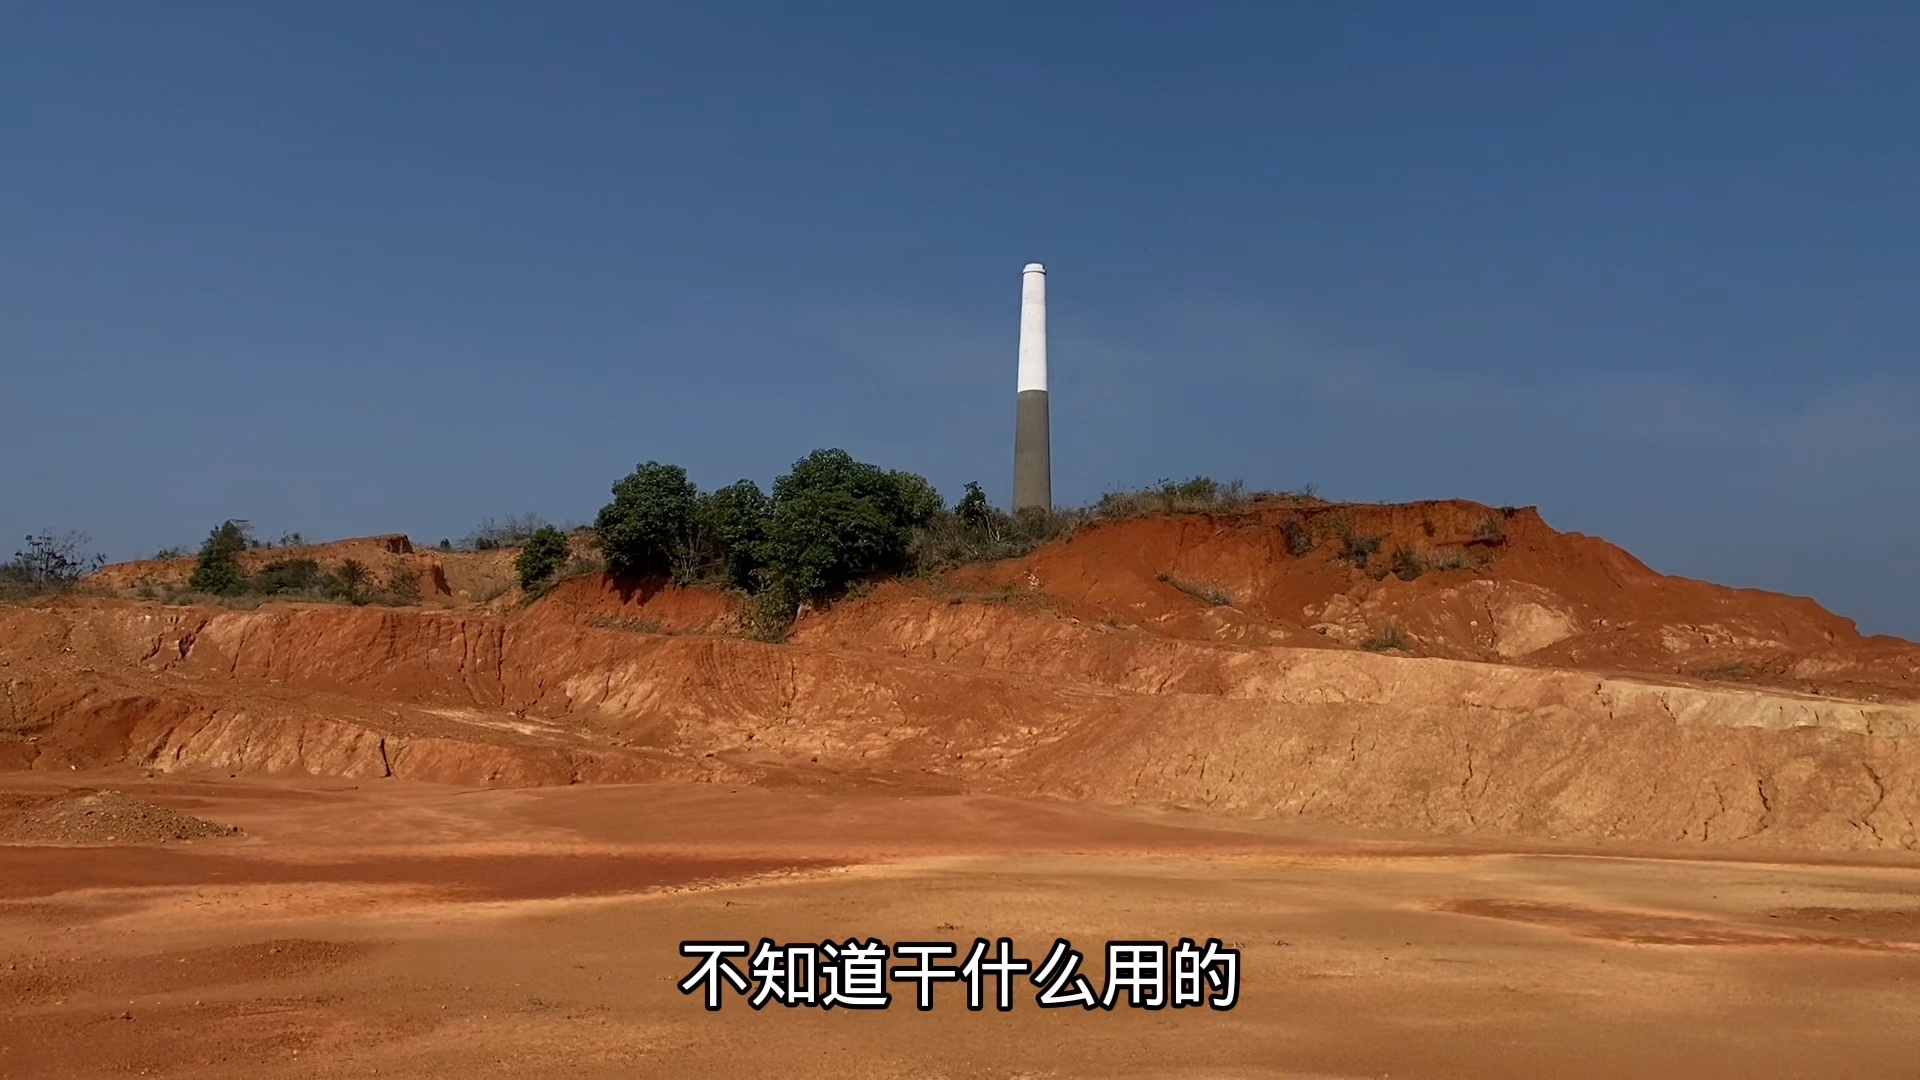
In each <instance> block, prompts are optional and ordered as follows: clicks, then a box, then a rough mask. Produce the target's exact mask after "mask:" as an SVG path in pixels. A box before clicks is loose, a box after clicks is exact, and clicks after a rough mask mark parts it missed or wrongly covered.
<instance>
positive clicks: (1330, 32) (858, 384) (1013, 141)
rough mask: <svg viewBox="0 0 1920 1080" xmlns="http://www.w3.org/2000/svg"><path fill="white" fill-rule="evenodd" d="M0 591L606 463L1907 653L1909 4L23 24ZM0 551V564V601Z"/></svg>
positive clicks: (1058, 6)
mask: <svg viewBox="0 0 1920 1080" xmlns="http://www.w3.org/2000/svg"><path fill="white" fill-rule="evenodd" d="M7 22H8V30H7V31H6V32H5V34H3V35H0V163H4V166H3V167H0V198H3V199H4V204H5V206H6V213H5V215H4V217H0V386H4V390H0V394H4V400H5V402H6V407H5V412H4V421H0V454H3V455H4V456H5V459H6V460H7V461H8V462H9V465H10V467H9V468H7V469H6V470H4V476H3V477H0V536H17V535H20V534H23V533H25V532H27V531H28V530H39V529H68V528H75V529H84V530H86V531H88V532H89V533H91V534H92V535H93V537H94V538H95V541H96V544H97V546H99V547H100V548H102V549H103V550H104V551H105V552H106V553H107V554H109V555H110V556H112V557H115V558H127V557H134V556H140V555H145V554H148V553H150V552H151V551H152V550H153V549H155V548H157V547H160V546H162V545H166V544H193V543H196V542H197V541H198V540H199V539H201V538H202V537H204V536H205V534H206V531H207V530H208V529H209V528H210V527H211V526H212V525H214V524H216V523H218V522H219V521H220V520H222V519H224V518H226V517H230V516H231V517H243V518H248V519H250V520H252V521H253V522H255V523H256V525H257V526H258V528H259V529H260V531H261V532H263V533H266V534H268V535H277V534H279V533H280V532H282V531H286V530H298V531H301V532H303V533H305V534H306V535H307V536H309V537H315V536H335V535H347V534H359V533H367V532H376V531H386V530H392V529H403V530H406V531H408V532H410V533H412V534H413V535H414V536H415V537H416V538H417V539H422V540H425V541H427V542H432V541H435V540H438V539H439V538H440V537H441V536H454V537H458V536H459V535H461V534H463V533H465V532H466V531H468V530H469V529H470V528H471V527H472V526H473V525H474V523H476V522H477V521H478V520H479V519H480V518H482V517H486V516H495V517H499V516H504V515H506V514H510V513H516V512H527V511H532V512H537V513H540V514H543V515H545V516H547V517H549V518H552V519H555V520H576V521H578V520H587V519H590V518H591V516H592V514H593V512H594V511H595V510H596V509H597V508H598V506H599V505H600V503H601V502H603V501H604V500H605V497H606V493H607V488H608V486H609V485H610V484H611V483H612V482H613V481H614V480H615V479H616V478H618V476H619V475H621V474H622V473H624V472H625V471H626V470H627V469H629V468H631V467H632V465H633V464H634V463H635V462H637V461H641V460H645V459H661V460H669V461H676V462H679V463H682V464H684V465H686V466H687V468H688V469H689V471H690V472H691V473H692V474H693V476H694V477H695V479H696V480H698V481H700V482H701V483H702V484H703V485H704V486H707V487H713V486H718V485H720V484H724V483H728V482H731V481H732V480H735V479H738V478H740V477H742V476H745V477H751V478H753V479H755V480H758V481H760V482H761V483H762V484H765V483H767V482H769V481H770V480H771V479H772V478H773V476H774V475H776V474H777V473H779V472H781V471H783V470H784V468H785V467H786V466H787V465H788V464H790V463H791V462H792V461H793V460H794V459H795V458H797V457H799V456H800V455H802V454H803V453H805V452H806V451H808V450H810V449H812V448H814V447H819V446H843V447H845V448H847V449H849V450H851V451H853V452H854V453H856V454H858V455H860V456H863V457H866V458H869V459H871V460H874V461H877V462H880V463H882V464H885V465H888V466H890V467H896V468H906V469H912V470H915V471H918V472H921V473H923V474H925V475H926V476H928V477H929V478H930V479H932V480H933V481H934V482H935V483H936V484H938V485H939V486H940V487H941V488H942V489H943V490H944V491H946V492H947V493H948V495H949V498H952V497H953V496H955V495H957V493H958V492H959V489H960V487H961V485H962V484H964V483H965V482H966V481H967V480H970V479H976V478H977V479H979V480H980V481H982V482H983V483H984V485H985V486H986V488H987V490H988V492H989V493H990V494H992V495H993V496H994V497H995V499H996V501H1002V502H1004V500H1005V498H1006V495H1007V490H1008V487H1009V485H1010V474H1011V451H1010V443H1011V433H1012V426H1013V416H1014V408H1013V406H1014V372H1015V353H1014V346H1015V337H1016V333H1017V325H1018V324H1017V316H1018V312H1017V303H1018V295H1019V271H1020V267H1021V266H1022V265H1023V264H1024V263H1026V262H1028V261H1031V260H1039V261H1043V262H1045V263H1047V264H1048V267H1049V270H1050V275H1049V279H1050V289H1051V308H1052V310H1051V316H1052V325H1053V342H1052V352H1053V365H1052V366H1053V371H1052V384H1053V399H1054V400H1053V408H1054V440H1055V443H1054V462H1055V469H1056V476H1055V493H1056V497H1058V498H1059V499H1061V500H1062V501H1063V502H1083V501H1088V500H1091V499H1093V498H1095V497H1097V496H1098V495H1099V493H1100V492H1101V491H1103V490H1106V489H1109V488H1112V487H1117V486H1122V485H1137V484H1141V483H1147V482H1151V481H1153V480H1156V479H1158V478H1161V477H1170V476H1185V475H1190V474H1193V473H1208V474H1212V475H1215V476H1219V477H1238V478H1242V479H1244V480H1246V481H1247V482H1248V483H1249V484H1250V485H1253V486H1256V487H1275V488H1293V487H1298V486H1300V485H1302V484H1305V483H1307V482H1313V483H1315V484H1317V485H1318V486H1319V488H1320V490H1321V491H1322V492H1323V493H1325V494H1327V495H1329V496H1331V497H1336V498H1352V499H1412V498H1423V497H1444V496H1461V497H1466V498H1473V499H1480V500H1483V501H1487V502H1491V503H1501V504H1505V503H1512V504H1533V505H1538V506H1539V507H1540V508H1541V510H1542V512H1543V513H1544V514H1545V515H1546V517H1547V520H1548V521H1549V522H1551V523H1553V524H1554V525H1556V526H1558V527H1560V528H1564V529H1573V530H1578V531H1582V532H1588V533H1593V534H1597V535H1601V536H1605V537H1607V538H1608V539H1610V540H1613V541H1615V542H1617V543H1620V544H1622V545H1624V546H1626V547H1627V548H1628V549H1630V550H1632V551H1634V552H1635V553H1636V554H1638V555H1640V556H1641V557H1642V558H1644V559H1646V560H1647V561H1648V562H1649V563H1651V564H1652V565H1653V566H1655V567H1656V568H1658V569H1661V570H1665V571H1669V572H1674V573H1683V574H1688V575H1691V576H1697V577H1704V578H1708V579H1711V580H1716V581H1722V582H1727V583H1730V584H1737V585H1751V586H1759V587H1765V588H1771V589H1778V590H1782V591H1787V592H1793V593H1800V594H1808V595H1812V596H1815V597H1816V598H1818V599H1820V600H1821V601H1822V602H1824V603H1826V604H1827V605H1828V606H1829V607H1832V608H1834V609H1835V610H1838V611H1840V612H1842V613H1844V614H1847V615H1850V616H1853V617H1855V618H1857V619H1859V620H1860V622H1861V624H1862V626H1863V628H1864V629H1866V630H1869V631H1879V632H1891V633H1899V634H1902V635H1904V636H1907V637H1914V638H1920V472H1916V469H1915V463H1916V461H1920V363H1916V359H1917V357H1920V306H1916V304H1915V302H1914V301H1915V291H1916V286H1917V285H1920V198H1917V196H1920V151H1917V150H1916V142H1917V140H1916V139H1915V137H1914V133H1915V132H1916V131H1920V65H1916V64H1915V63H1913V57H1914V56H1915V55H1920V7H1915V6H1914V5H1911V4H1894V3H1884V4H1867V3H1844V2H1841V3H1828V4H1817V5H1816V4H1791V5H1789V4H1773V3H1766V2H1748V3H1737V4H1733V3H1729V4H1685V3H1632V2H1624V3H1614V4H1604V5H1563V4H1492V3H1481V4H1475V3H1459V4H1446V5H1441V4H1425V3H1405V4H1366V3H1346V4H1338V5H1330V4H1327V5H1287V4H1274V3H1245V4H1239V3H1233V4H1228V3H1205V2H1187V3H1181V4H1143V3H1130V2H1124V0H1108V2H1103V3H1099V4H1080V3H1065V2H1062V3H1052V4H1037V3H1032V2H1026V3H1019V4H1010V3H999V2H981V3H973V4H965V5H917V4H897V3H866V2H859V3H827V4H817V5H794V4H771V3H733V4H726V3H703V4H699V5H665V4H648V3H618V4H615V3H607V4H581V3H574V4H567V3H550V4H540V5H534V4H521V5H508V4H452V3H447V4H433V3H416V4H406V5H397V4H362V3H333V4H325V5H291V4H262V3H246V4H240V3H235V4H231V5H216V4H191V3H182V4H169V5H108V4H92V3H82V2H78V0H63V2H58V3H42V2H37V0H28V2H25V3H16V4H13V5H10V6H9V14H8V18H7ZM8 550H10V549H8Z"/></svg>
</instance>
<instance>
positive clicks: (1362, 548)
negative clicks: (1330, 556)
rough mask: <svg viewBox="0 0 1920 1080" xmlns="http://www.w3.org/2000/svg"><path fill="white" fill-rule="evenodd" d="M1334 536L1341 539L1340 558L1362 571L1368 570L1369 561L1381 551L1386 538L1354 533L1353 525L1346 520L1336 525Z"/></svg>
mask: <svg viewBox="0 0 1920 1080" xmlns="http://www.w3.org/2000/svg"><path fill="white" fill-rule="evenodd" d="M1334 535H1335V536H1338V537H1339V538H1340V554H1339V556H1338V557H1339V558H1340V559H1343V560H1345V561H1346V562H1350V563H1352V564H1353V565H1355V566H1357V567H1359V568H1360V569H1362V570H1365V569H1366V568H1367V560H1368V559H1371V558H1373V556H1374V555H1375V554H1376V553H1377V552H1379V550H1380V542H1381V541H1382V540H1385V539H1386V537H1384V536H1361V535H1359V534H1358V533H1356V532H1354V531H1353V523H1352V522H1351V521H1347V520H1345V519H1344V518H1343V519H1342V520H1340V521H1338V522H1336V523H1335V525H1334Z"/></svg>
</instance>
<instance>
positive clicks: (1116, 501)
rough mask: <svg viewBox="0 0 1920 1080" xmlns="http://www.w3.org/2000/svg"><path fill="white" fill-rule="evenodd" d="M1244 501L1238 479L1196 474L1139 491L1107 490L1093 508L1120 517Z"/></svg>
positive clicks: (1190, 510) (1188, 511)
mask: <svg viewBox="0 0 1920 1080" xmlns="http://www.w3.org/2000/svg"><path fill="white" fill-rule="evenodd" d="M1246 501H1247V492H1246V485H1244V484H1242V483H1241V482H1240V481H1238V480H1234V481H1231V482H1229V483H1224V484H1223V483H1221V482H1220V481H1218V480H1215V479H1214V478H1212V477H1210V476H1196V477H1193V478H1192V479H1190V480H1162V481H1160V483H1159V484H1158V485H1157V486H1155V487H1151V488H1143V489H1141V490H1139V491H1110V492H1108V493H1106V494H1105V495H1102V496H1101V497H1100V501H1099V502H1098V503H1097V504H1095V505H1094V508H1093V509H1094V513H1096V514H1097V515H1099V516H1100V517H1103V518H1123V517H1134V516H1136V515H1139V514H1191V513H1201V512H1205V511H1209V510H1231V509H1233V508H1234V507H1237V506H1241V505H1243V504H1245V503H1246Z"/></svg>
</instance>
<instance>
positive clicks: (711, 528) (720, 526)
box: [694, 480, 770, 589]
mask: <svg viewBox="0 0 1920 1080" xmlns="http://www.w3.org/2000/svg"><path fill="white" fill-rule="evenodd" d="M769 513H770V509H769V506H768V502H767V496H766V495H765V494H764V493H763V492H762V491H761V490H760V485H758V484H755V483H754V482H753V481H751V480H739V481H736V482H734V483H732V484H728V485H727V486H726V487H723V488H721V489H720V490H718V491H715V492H713V493H712V494H710V495H705V496H702V497H701V499H700V504H699V507H698V509H697V510H696V511H695V515H694V516H695V521H696V524H697V526H698V530H697V531H698V534H699V538H700V539H699V546H700V547H701V548H703V549H705V551H706V553H707V554H706V556H705V560H704V561H706V562H708V563H712V564H717V565H718V569H719V571H720V573H721V575H722V576H723V577H724V578H725V579H726V582H727V583H728V584H730V585H733V586H735V587H737V588H742V589H751V588H752V587H753V583H754V573H755V572H756V571H758V570H759V569H760V567H761V565H762V563H761V548H762V547H763V546H764V545H765V544H766V539H767V516H768V514H769Z"/></svg>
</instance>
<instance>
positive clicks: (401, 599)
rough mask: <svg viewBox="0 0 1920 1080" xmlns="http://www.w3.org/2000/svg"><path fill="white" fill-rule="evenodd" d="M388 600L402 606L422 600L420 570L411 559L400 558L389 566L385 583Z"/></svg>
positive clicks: (384, 589)
mask: <svg viewBox="0 0 1920 1080" xmlns="http://www.w3.org/2000/svg"><path fill="white" fill-rule="evenodd" d="M383 585H384V587H383V590H382V591H384V592H385V593H386V599H387V602H388V603H390V604H399V605H402V606H405V605H408V604H417V603H419V602H420V571H419V570H418V569H417V568H415V566H414V565H413V562H412V561H411V560H409V559H405V558H399V559H395V560H393V562H392V563H391V564H390V565H388V567H387V578H386V581H385V582H384V583H383Z"/></svg>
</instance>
